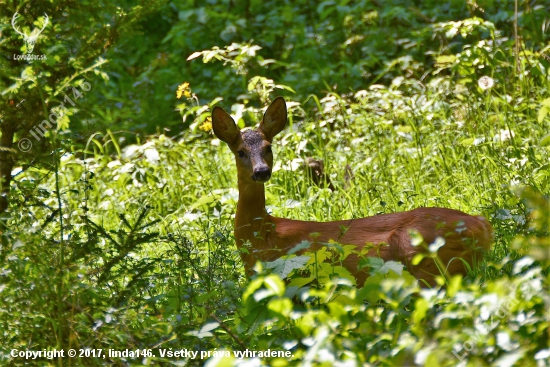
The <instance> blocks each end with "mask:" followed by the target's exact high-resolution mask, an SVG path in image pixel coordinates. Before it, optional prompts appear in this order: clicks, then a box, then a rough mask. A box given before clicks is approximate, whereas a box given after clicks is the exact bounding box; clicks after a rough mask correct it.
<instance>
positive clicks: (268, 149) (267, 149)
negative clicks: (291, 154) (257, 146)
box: [265, 145, 272, 154]
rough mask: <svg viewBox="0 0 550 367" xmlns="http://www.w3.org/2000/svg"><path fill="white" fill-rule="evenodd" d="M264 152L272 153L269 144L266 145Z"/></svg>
mask: <svg viewBox="0 0 550 367" xmlns="http://www.w3.org/2000/svg"><path fill="white" fill-rule="evenodd" d="M265 152H266V153H267V154H271V153H272V151H271V145H268V146H267V147H266V148H265Z"/></svg>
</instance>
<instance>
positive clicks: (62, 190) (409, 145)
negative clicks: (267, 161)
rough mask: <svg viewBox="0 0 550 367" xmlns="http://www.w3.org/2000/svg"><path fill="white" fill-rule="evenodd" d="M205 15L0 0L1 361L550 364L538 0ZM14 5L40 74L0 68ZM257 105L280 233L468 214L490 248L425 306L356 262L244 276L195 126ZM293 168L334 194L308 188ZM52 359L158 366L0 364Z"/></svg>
mask: <svg viewBox="0 0 550 367" xmlns="http://www.w3.org/2000/svg"><path fill="white" fill-rule="evenodd" d="M199 3H201V2H195V1H172V2H166V1H141V2H137V1H115V2H103V1H93V2H91V1H78V2H73V1H55V2H25V1H23V2H20V1H11V0H8V1H2V2H0V4H1V5H2V6H1V7H0V19H1V22H0V34H1V38H0V49H1V54H2V58H0V91H1V102H0V103H1V106H2V108H1V110H0V133H1V138H0V144H1V146H0V175H1V178H2V188H1V189H2V196H1V198H0V199H1V200H0V204H1V205H0V209H1V211H2V214H1V217H0V225H1V228H0V239H1V244H0V299H1V302H0V325H1V327H0V346H1V348H0V361H1V362H2V364H10V365H22V364H25V363H28V364H31V363H32V364H36V365H59V366H63V365H104V364H106V363H110V364H113V365H124V366H126V365H128V366H129V365H142V364H144V365H202V364H204V363H207V364H208V365H211V366H213V365H220V366H222V365H233V364H235V363H243V362H244V360H240V359H239V358H235V356H234V355H233V354H231V356H230V357H221V356H218V355H216V356H212V357H211V358H209V359H208V360H207V358H204V359H200V358H196V359H192V358H186V357H178V358H176V357H170V358H169V357H161V356H160V352H159V350H161V349H168V350H169V349H170V348H172V350H174V351H175V350H180V349H188V350H194V351H199V352H200V351H206V352H207V351H245V350H246V349H247V348H248V349H249V350H254V351H265V350H268V349H269V350H276V351H286V350H288V351H291V357H289V358H271V357H270V358H248V359H247V362H248V363H250V365H270V366H284V365H305V366H308V365H326V366H332V365H341V366H343V365H346V366H348V365H349V366H355V365H384V366H401V365H411V366H412V365H420V366H422V365H427V366H435V365H440V366H447V365H449V366H455V365H461V366H481V365H497V366H514V365H525V366H547V365H549V362H548V360H549V358H550V346H549V345H548V343H549V336H550V328H549V321H550V313H549V306H550V298H549V295H548V285H549V282H550V278H549V273H548V270H549V266H550V259H549V257H550V256H549V246H550V239H549V237H548V232H549V229H548V228H549V223H550V204H549V201H548V198H549V195H550V164H549V159H550V148H549V147H550V135H548V131H549V126H550V91H549V85H550V78H549V76H548V75H549V74H548V69H549V67H550V44H549V36H548V32H549V27H550V17H549V10H548V7H547V4H545V3H544V2H542V1H529V2H527V1H517V2H516V3H514V2H513V1H508V0H501V1H492V0H486V1H478V2H475V1H468V2H464V1H446V2H439V1H412V2H411V1H398V0H391V1H384V2H382V1H374V0H370V1H366V0H365V1H349V0H341V1H318V2H313V1H309V0H297V1H226V0H220V1H217V0H209V1H206V2H204V4H199ZM15 12H18V13H19V14H20V17H19V18H18V20H17V25H18V26H19V27H20V29H21V30H22V31H24V32H27V33H28V34H30V32H31V31H32V29H34V28H41V27H42V26H43V25H44V24H45V22H46V20H45V17H44V14H45V13H46V14H47V15H48V18H49V24H48V25H47V26H46V27H45V28H44V31H43V32H42V34H41V35H40V37H39V38H38V41H37V43H36V45H35V47H34V50H33V51H32V53H33V54H35V55H42V54H43V55H46V57H47V58H46V60H36V61H25V60H21V59H18V57H17V56H16V55H21V54H25V53H26V52H28V51H29V47H28V45H26V44H25V42H24V40H23V37H22V36H20V35H19V34H18V33H16V31H15V29H14V28H13V27H12V24H11V22H12V19H13V16H14V14H15ZM277 95H283V96H285V98H286V99H287V104H288V106H289V118H290V124H289V126H288V127H287V128H286V129H285V130H284V131H283V133H281V135H280V136H279V137H278V138H277V140H276V143H275V144H274V147H275V149H276V151H275V156H276V161H277V163H276V166H275V169H274V177H273V178H272V180H271V181H270V182H269V184H268V185H267V190H266V191H267V195H268V196H267V201H268V204H269V210H270V211H271V212H272V213H273V214H274V215H277V216H282V217H288V218H296V219H298V218H299V219H304V220H317V221H326V220H333V219H342V218H353V217H364V216H370V215H376V214H378V213H386V212H395V211H403V210H409V209H412V208H416V207H419V206H442V207H450V208H455V209H460V210H463V211H465V212H468V213H472V214H483V215H484V216H485V217H486V218H488V219H489V220H490V221H491V223H492V225H493V227H494V229H495V241H494V245H493V248H492V250H491V252H490V253H488V254H487V255H486V258H485V259H484V261H483V263H482V264H481V266H480V267H479V268H478V269H472V272H471V274H470V275H469V276H468V277H466V278H464V279H462V278H460V277H455V278H452V279H443V278H442V279H441V282H440V283H441V284H442V285H445V287H442V288H440V287H438V288H435V289H424V290H420V289H419V288H418V285H416V284H415V282H414V280H413V279H411V277H410V276H409V275H408V274H407V273H406V272H401V271H400V269H399V268H396V267H395V266H392V265H391V264H390V266H386V267H384V266H383V265H384V264H380V263H379V262H378V261H376V260H368V264H369V266H370V267H371V273H372V274H373V276H372V277H371V278H369V280H368V281H367V283H366V284H365V285H362V284H359V285H357V287H355V286H354V284H353V279H349V276H348V275H347V274H346V273H345V272H344V271H342V270H341V269H338V268H337V267H336V266H335V265H337V264H338V260H339V258H341V256H346V255H347V254H348V252H349V251H350V249H349V248H348V247H345V244H336V245H333V246H332V247H330V246H329V247H327V248H325V249H323V250H321V251H319V252H318V253H317V254H315V255H313V254H311V255H310V261H309V262H308V263H307V265H306V266H305V269H306V270H299V269H294V267H290V270H291V272H290V273H288V272H287V273H285V274H281V272H280V271H278V270H277V269H275V271H274V272H270V271H266V270H265V267H262V266H259V267H258V274H257V275H256V276H254V277H253V278H252V279H247V278H246V277H245V276H244V273H243V271H242V263H241V261H240V258H239V256H238V253H237V249H236V247H235V245H234V239H233V238H232V218H233V216H234V212H235V206H236V199H237V194H238V193H237V190H236V172H235V168H234V163H233V157H232V155H231V154H230V152H229V150H228V149H227V147H226V146H224V144H220V142H219V141H218V140H217V139H215V138H214V137H213V135H212V132H211V125H210V120H209V116H210V108H211V107H212V106H213V105H215V104H217V105H221V106H223V107H224V108H226V109H227V110H230V111H231V113H232V114H233V116H234V117H235V118H236V119H237V120H238V121H239V124H240V126H241V127H244V126H254V125H255V124H257V123H258V122H259V120H260V118H261V115H262V109H263V108H264V107H265V106H266V105H267V104H268V103H269V101H271V100H272V99H273V98H274V97H275V96H277ZM67 98H69V99H70V101H69V100H68V99H67ZM71 102H72V103H71ZM52 116H53V117H52ZM43 121H50V122H51V126H50V127H48V124H46V125H44V124H43ZM37 128H39V130H38V131H41V132H42V134H39V135H38V138H37V137H36V136H37ZM25 139H26V140H25ZM28 142H30V143H31V146H30V149H27V147H28ZM309 157H314V158H318V159H323V160H324V163H325V169H326V173H327V175H328V176H329V177H330V179H331V181H332V183H333V186H334V190H331V189H330V188H328V187H325V185H321V186H320V187H319V186H316V185H314V184H312V182H311V180H310V179H309V178H308V175H307V174H306V173H304V171H303V162H304V160H305V159H306V158H309ZM339 250H341V252H340V251H339ZM323 258H326V259H327V260H328V261H329V263H330V262H332V265H334V266H329V265H326V264H323V263H321V262H320V261H318V262H314V261H313V260H311V259H317V260H319V259H323ZM285 259H286V260H285V261H288V262H290V263H292V261H293V260H292V259H295V257H293V255H289V256H288V257H287V258H285ZM270 265H271V267H273V266H274V265H277V264H268V267H269V266H270ZM311 269H314V271H312V270H311ZM391 269H393V270H391ZM304 274H305V275H306V276H307V274H315V276H314V277H313V279H309V281H310V283H306V281H304V280H303V277H302V276H304ZM280 275H287V276H288V277H289V278H290V279H291V280H290V283H284V282H283V281H282V280H281V277H280ZM293 297H294V299H295V300H296V299H300V300H301V301H302V302H301V303H300V304H299V305H298V304H295V303H293V302H291V299H292V298H293ZM69 348H74V349H90V350H99V349H102V350H103V354H106V353H107V350H108V349H114V350H125V349H132V350H135V349H138V348H139V349H141V350H146V351H149V350H150V351H151V353H152V355H154V357H152V356H151V354H146V355H142V356H140V357H139V358H111V357H106V358H102V357H97V356H93V355H91V352H90V353H89V354H88V355H89V357H79V358H74V359H69V358H63V359H55V360H47V359H44V358H42V359H39V360H35V361H25V360H24V359H21V358H12V356H10V351H11V350H12V349H18V350H44V349H46V350H52V349H65V350H68V349H69ZM221 354H224V353H220V355H221Z"/></svg>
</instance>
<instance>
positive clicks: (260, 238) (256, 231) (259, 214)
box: [235, 179, 271, 247]
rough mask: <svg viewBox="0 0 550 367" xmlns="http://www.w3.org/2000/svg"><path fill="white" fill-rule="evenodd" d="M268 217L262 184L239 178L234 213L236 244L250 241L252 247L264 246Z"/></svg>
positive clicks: (239, 244) (241, 244) (240, 244)
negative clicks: (237, 199)
mask: <svg viewBox="0 0 550 367" xmlns="http://www.w3.org/2000/svg"><path fill="white" fill-rule="evenodd" d="M270 218H271V216H270V215H269V214H267V211H266V210H265V189H264V184H263V183H256V182H250V181H249V180H247V181H245V180H241V179H239V202H238V204H237V213H236V215H235V239H236V241H237V246H238V247H241V246H243V244H244V243H246V242H250V244H251V245H252V246H253V247H265V245H266V244H267V234H268V227H269V223H270V222H271V220H270Z"/></svg>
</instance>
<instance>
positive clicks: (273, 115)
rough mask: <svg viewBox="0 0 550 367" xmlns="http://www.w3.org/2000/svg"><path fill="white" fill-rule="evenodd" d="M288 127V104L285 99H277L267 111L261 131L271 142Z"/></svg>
mask: <svg viewBox="0 0 550 367" xmlns="http://www.w3.org/2000/svg"><path fill="white" fill-rule="evenodd" d="M285 125H286V102H285V100H284V98H283V97H277V98H275V100H274V101H273V102H272V103H271V105H269V107H268V108H267V111H265V114H264V118H263V120H262V123H261V124H260V130H262V131H263V132H264V134H265V137H266V138H267V140H269V141H271V140H272V139H273V137H275V135H277V134H278V133H280V132H281V130H283V129H284V127H285Z"/></svg>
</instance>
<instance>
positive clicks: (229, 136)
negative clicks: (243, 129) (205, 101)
mask: <svg viewBox="0 0 550 367" xmlns="http://www.w3.org/2000/svg"><path fill="white" fill-rule="evenodd" d="M212 128H213V129H214V134H216V136H217V137H218V138H219V139H220V140H221V141H224V142H226V143H227V144H228V145H230V146H231V145H233V144H234V143H235V141H237V139H238V137H239V136H240V130H239V128H238V127H237V125H235V121H234V120H233V118H232V117H231V116H230V115H229V114H228V113H227V112H225V111H224V110H223V108H221V107H217V106H216V107H214V109H213V110H212Z"/></svg>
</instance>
